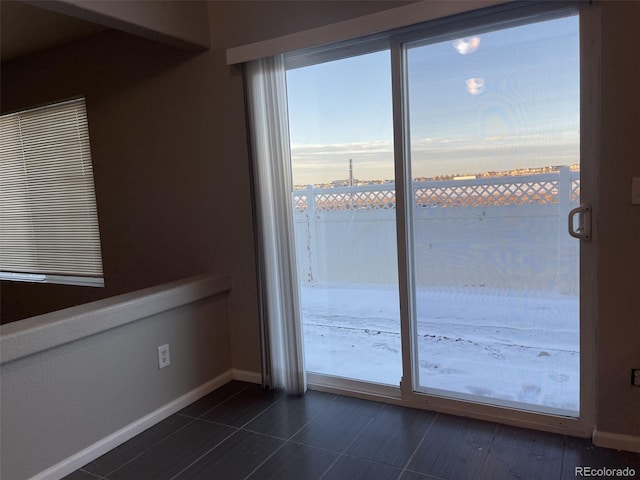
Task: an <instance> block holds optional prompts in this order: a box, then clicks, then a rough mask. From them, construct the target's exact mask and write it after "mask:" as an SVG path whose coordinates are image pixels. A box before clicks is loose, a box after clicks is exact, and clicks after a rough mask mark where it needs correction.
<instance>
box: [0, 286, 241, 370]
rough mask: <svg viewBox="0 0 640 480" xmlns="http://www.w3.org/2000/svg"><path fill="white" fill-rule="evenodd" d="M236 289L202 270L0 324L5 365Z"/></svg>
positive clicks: (1, 358) (0, 355)
mask: <svg viewBox="0 0 640 480" xmlns="http://www.w3.org/2000/svg"><path fill="white" fill-rule="evenodd" d="M229 290H231V280H230V278H229V276H228V275H217V276H213V275H208V274H206V275H198V276H195V277H190V278H186V279H183V280H178V281H175V282H171V283H166V284H163V285H158V286H155V287H150V288H146V289H144V290H138V291H136V292H131V293H125V294H123V295H118V296H115V297H110V298H105V299H103V300H98V301H96V302H91V303H86V304H83V305H78V306H75V307H71V308H66V309H64V310H58V311H56V312H51V313H46V314H44V315H38V316H35V317H31V318H27V319H24V320H19V321H17V322H12V323H8V324H6V325H2V326H0V365H2V364H5V363H7V362H11V361H14V360H17V359H19V358H22V357H26V356H29V355H33V354H34V353H38V352H42V351H45V350H48V349H50V348H55V347H59V346H61V345H64V344H66V343H69V342H73V341H76V340H80V339H82V338H86V337H89V336H91V335H95V334H97V333H100V332H104V331H107V330H111V329H113V328H117V327H121V326H123V325H126V324H128V323H131V322H135V321H137V320H140V319H143V318H146V317H149V316H151V315H155V314H157V313H160V312H164V311H166V310H170V309H172V308H177V307H180V306H182V305H186V304H188V303H193V302H196V301H198V300H201V299H203V298H207V297H211V296H213V295H217V294H220V293H224V292H228V291H229Z"/></svg>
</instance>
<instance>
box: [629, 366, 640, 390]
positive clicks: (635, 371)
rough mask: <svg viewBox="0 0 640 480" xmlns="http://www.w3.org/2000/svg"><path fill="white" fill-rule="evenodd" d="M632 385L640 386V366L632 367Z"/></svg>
mask: <svg viewBox="0 0 640 480" xmlns="http://www.w3.org/2000/svg"><path fill="white" fill-rule="evenodd" d="M631 385H633V386H634V387H640V368H632V369H631Z"/></svg>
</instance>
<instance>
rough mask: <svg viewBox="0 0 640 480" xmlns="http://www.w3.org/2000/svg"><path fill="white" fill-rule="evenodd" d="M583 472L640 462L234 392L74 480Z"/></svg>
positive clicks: (353, 402) (494, 432)
mask: <svg viewBox="0 0 640 480" xmlns="http://www.w3.org/2000/svg"><path fill="white" fill-rule="evenodd" d="M577 466H584V467H592V468H598V467H607V468H625V467H630V468H633V469H634V470H635V478H640V455H638V454H634V453H628V452H617V451H614V450H609V449H602V448H594V447H593V446H591V442H590V441H589V440H587V439H577V438H572V437H565V436H562V435H554V434H550V433H543V432H536V431H532V430H526V429H521V428H514V427H508V426H504V425H497V424H493V423H488V422H481V421H478V420H471V419H467V418H461V417H453V416H450V415H444V414H437V413H432V412H427V411H423V410H414V409H410V408H403V407H397V406H392V405H385V404H380V403H374V402H368V401H364V400H358V399H354V398H348V397H341V396H336V395H330V394H326V393H319V392H308V393H307V394H306V395H305V396H304V397H302V398H298V397H287V396H285V395H283V394H279V393H273V392H265V391H263V390H261V389H260V387H259V386H258V385H253V384H248V383H242V382H235V381H234V382H231V383H228V384H226V385H225V386H223V387H221V388H219V389H218V390H216V391H214V392H212V393H210V394H209V395H207V396H206V397H204V398H202V399H200V400H198V401H197V402H195V403H193V404H191V405H189V406H188V407H186V408H184V409H183V410H181V411H180V412H178V413H176V414H175V415H173V416H171V417H169V418H167V419H166V420H164V421H163V422H161V423H159V424H157V425H155V426H154V427H152V428H150V429H149V430H147V431H145V432H143V433H141V434H140V435H138V436H137V437H134V438H132V439H131V440H129V441H128V442H126V443H124V444H122V445H121V446H119V447H118V448H116V449H114V450H112V451H111V452H109V453H107V454H106V455H104V456H102V457H100V458H98V459H96V460H94V461H93V462H91V463H89V464H88V465H85V466H84V467H83V468H82V469H80V470H78V471H76V472H74V473H72V474H71V475H69V476H68V477H66V478H67V479H68V480H96V479H108V480H145V479H157V480H162V479H166V480H169V479H176V480H186V479H221V480H227V479H249V480H257V479H274V480H289V479H291V480H306V479H322V480H342V479H344V480H358V479H363V480H365V479H366V480H425V479H451V480H454V479H474V480H476V479H497V480H500V479H521V480H529V479H540V480H550V479H573V478H576V472H575V467H577ZM578 478H579V477H578ZM589 478H611V476H609V475H607V476H601V477H597V476H595V477H594V476H591V477H589ZM626 478H629V477H626ZM631 478H633V477H631Z"/></svg>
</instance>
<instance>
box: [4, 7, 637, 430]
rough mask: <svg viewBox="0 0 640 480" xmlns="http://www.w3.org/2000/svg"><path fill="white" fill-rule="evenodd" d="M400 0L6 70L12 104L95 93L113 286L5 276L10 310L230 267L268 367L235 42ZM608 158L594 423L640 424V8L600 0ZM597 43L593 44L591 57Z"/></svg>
mask: <svg viewBox="0 0 640 480" xmlns="http://www.w3.org/2000/svg"><path fill="white" fill-rule="evenodd" d="M394 5H397V3H393V2H211V3H210V4H209V16H210V26H211V35H212V49H211V50H210V51H207V52H204V53H201V54H187V53H184V52H181V51H178V50H173V49H171V48H169V47H166V46H159V45H155V44H152V43H150V42H148V41H145V40H140V39H137V38H134V37H131V36H128V35H126V34H121V33H114V32H110V33H105V34H100V35H98V36H96V37H94V38H92V39H89V40H85V41H82V42H78V43H77V44H75V45H69V46H67V47H64V48H60V49H57V50H55V51H50V52H48V53H45V54H40V55H34V56H31V57H30V58H25V59H23V60H17V61H14V62H10V64H9V65H6V66H5V65H3V71H2V83H3V85H2V108H3V109H5V110H10V109H13V108H19V107H26V106H29V105H32V104H37V103H41V102H47V101H52V100H56V99H60V98H64V97H67V96H71V95H76V94H85V95H86V97H87V105H88V112H89V128H90V134H91V143H92V150H93V156H94V166H95V179H96V192H97V196H98V209H99V215H100V228H101V235H102V242H103V251H104V267H105V281H106V288H105V289H104V290H103V291H100V292H99V293H96V291H91V292H89V293H87V292H88V290H86V289H80V288H78V287H53V286H46V285H45V286H43V285H27V284H12V285H6V284H5V283H3V285H2V287H3V291H2V293H3V294H2V308H3V314H4V312H5V310H6V311H7V312H10V313H11V314H12V315H19V314H20V312H28V313H29V314H32V313H33V312H34V311H36V310H48V309H51V308H58V307H61V306H64V305H61V304H72V303H81V302H84V301H87V300H88V299H91V298H92V297H93V296H101V295H115V294H117V293H122V292H126V291H131V290H135V289H137V288H142V287H145V286H148V285H154V284H158V283H161V282H164V281H168V280H172V279H177V278H180V277H184V276H187V275H190V274H194V273H198V272H201V271H204V270H207V269H209V270H213V271H217V272H221V273H229V274H230V275H231V276H232V282H233V290H232V292H231V294H230V296H229V315H230V329H231V333H230V334H231V350H232V364H233V367H234V368H239V369H245V370H250V371H259V368H260V354H259V331H258V323H257V304H256V281H255V274H254V256H253V233H252V224H251V209H250V192H249V177H248V168H247V162H248V159H247V145H246V142H247V139H246V131H245V121H244V101H243V91H242V77H241V72H240V70H239V69H238V68H237V67H227V66H226V65H225V63H224V61H225V49H226V48H228V47H231V46H237V45H240V44H243V43H248V42H253V41H257V40H261V39H265V38H269V37H273V36H278V35H283V34H286V33H291V32H294V31H298V30H302V29H304V28H309V27H313V26H317V25H321V24H324V23H329V22H333V21H339V20H343V19H346V18H350V17H353V16H357V15H361V14H366V13H371V12H373V11H376V10H380V9H384V8H388V7H389V6H394ZM601 9H602V29H603V30H602V47H603V52H602V55H603V61H602V103H603V108H602V125H603V128H602V155H601V165H600V169H599V189H600V201H599V203H598V205H597V208H596V211H595V213H596V215H597V218H596V232H595V234H596V235H598V236H599V239H598V242H599V243H598V245H599V247H598V258H599V260H598V266H599V278H598V281H597V285H598V286H597V289H596V292H595V294H596V295H597V296H598V298H597V300H598V305H599V307H598V316H599V322H598V325H597V341H598V346H597V362H598V363H597V374H598V382H599V383H598V389H597V395H596V397H597V402H598V406H597V423H598V429H599V430H603V431H608V432H615V433H622V434H628V435H640V389H633V388H632V387H631V386H630V369H631V368H632V367H636V368H640V325H639V322H640V320H639V318H640V313H639V312H640V283H639V280H638V279H639V278H640V248H639V245H640V210H639V209H640V207H632V206H630V204H629V199H630V191H629V186H630V182H631V177H632V176H636V177H638V176H640V161H639V158H640V147H639V145H638V141H639V140H638V138H639V136H638V134H637V127H638V124H640V118H639V113H638V112H639V110H640V108H639V107H638V105H640V96H639V92H640V90H639V89H638V85H640V74H639V72H638V62H637V52H636V50H635V46H637V45H638V42H640V39H639V38H638V28H637V25H638V24H639V23H640V4H638V3H634V2H624V1H621V2H613V1H612V2H602V4H601ZM587 54H588V52H587Z"/></svg>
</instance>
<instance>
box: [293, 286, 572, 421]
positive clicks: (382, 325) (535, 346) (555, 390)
mask: <svg viewBox="0 0 640 480" xmlns="http://www.w3.org/2000/svg"><path fill="white" fill-rule="evenodd" d="M398 302H399V300H398V292H397V287H394V286H387V285H383V286H380V285H362V284H325V285H321V284H314V285H308V284H306V285H305V286H302V288H301V305H302V316H303V324H304V341H305V346H304V348H305V360H306V369H307V371H310V372H315V373H323V374H328V375H333V376H339V377H346V378H352V379H357V380H362V381H368V382H374V383H381V384H387V385H395V386H397V385H399V381H400V377H401V375H402V363H401V362H402V354H401V344H400V321H399V318H400V314H399V304H398ZM415 303H416V313H417V319H418V320H417V325H416V329H417V332H416V333H417V334H416V344H417V350H418V358H417V363H418V365H419V368H418V382H417V383H418V385H419V389H421V390H422V389H441V390H446V391H448V392H456V393H457V394H463V395H477V396H481V397H488V398H489V399H497V400H499V401H502V400H506V401H515V402H524V403H526V404H530V405H533V406H541V407H551V408H553V409H563V410H571V411H578V407H579V358H580V357H579V306H578V303H579V302H578V297H577V296H567V295H560V294H554V293H551V292H534V291H531V292H529V291H527V292H522V291H509V290H500V291H498V290H490V289H484V288H479V287H478V288H471V287H464V288H462V287H461V288H431V287H429V288H427V287H420V288H419V290H418V291H417V293H416V299H415Z"/></svg>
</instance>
